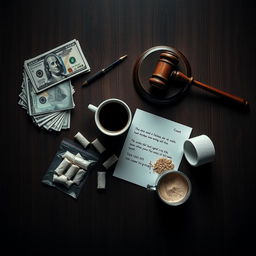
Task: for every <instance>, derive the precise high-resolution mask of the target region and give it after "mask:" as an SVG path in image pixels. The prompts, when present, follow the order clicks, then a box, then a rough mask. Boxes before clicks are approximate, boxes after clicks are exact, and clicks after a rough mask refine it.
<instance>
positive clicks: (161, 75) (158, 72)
mask: <svg viewBox="0 0 256 256" xmlns="http://www.w3.org/2000/svg"><path fill="white" fill-rule="evenodd" d="M178 63H179V59H178V56H177V55H176V54H175V53H173V52H170V51H168V52H163V53H161V54H160V59H159V61H158V63H157V65H156V68H155V70H154V72H153V74H152V77H151V78H150V79H149V82H150V84H151V85H152V86H154V87H157V88H159V89H166V88H167V83H168V81H169V79H170V75H171V73H172V71H173V70H175V69H176V66H177V64H178Z"/></svg>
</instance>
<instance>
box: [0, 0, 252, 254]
mask: <svg viewBox="0 0 256 256" xmlns="http://www.w3.org/2000/svg"><path fill="white" fill-rule="evenodd" d="M0 8H1V68H0V72H1V103H2V104H1V130H2V131H1V149H2V153H1V156H2V161H1V214H3V216H2V218H1V220H2V227H1V233H2V235H3V237H4V239H1V242H2V245H1V250H3V249H5V248H6V249H8V250H9V252H14V253H15V255H16V254H17V253H24V255H41V254H46V253H47V254H48V255H51V254H54V253H55V254H56V255H57V254H58V255H61V254H69V253H72V254H77V253H81V254H85V255H110V254H112V255H127V254H129V255H134V254H136V255H167V254H169V255H171V254H173V255H174V254H176V255H231V254H232V253H240V254H242V255H245V254H246V253H248V252H249V251H254V237H255V228H256V226H255V216H256V211H255V205H254V204H255V193H256V189H255V178H256V170H255V163H254V160H255V142H256V140H255V137H256V136H255V131H256V122H255V118H256V115H255V107H256V104H255V98H256V97H255V96H256V93H255V92H256V89H255V87H256V84H255V70H256V65H255V57H256V47H255V45H256V36H255V32H256V30H255V28H256V26H255V25H256V22H255V11H256V4H255V3H254V1H231V0H230V1H225V0H211V1H205V0H193V1H189V0H169V1H167V0H166V1H163V0H159V1H154V0H147V1H146V0H144V1H139V0H134V1H132V0H127V1H121V0H119V1H118V0H116V1H114V0H113V1H103V0H102V1H99V0H94V1H84V0H80V1H76V0H74V1H68V0H65V1H63V0H62V1H2V2H1V7H0ZM74 38H76V39H78V40H79V42H80V44H81V47H82V49H83V51H84V53H85V56H86V58H87V60H88V62H89V64H90V66H91V73H90V74H86V75H84V76H81V77H76V78H74V79H72V83H73V85H74V86H75V90H76V92H75V95H74V100H75V104H76V107H75V109H74V110H73V111H72V116H71V128H70V129H69V130H67V131H62V132H60V133H54V132H47V131H45V130H41V129H39V128H38V127H36V126H35V125H34V124H33V123H32V120H31V118H30V117H29V116H28V115H27V114H26V113H25V111H24V110H23V109H21V107H20V106H19V105H18V104H17V102H18V95H19V93H20V91H21V83H22V71H23V62H24V60H26V59H29V58H32V57H35V56H37V55H39V54H41V53H43V52H45V51H48V50H50V49H52V48H54V47H56V46H58V45H61V44H63V43H66V42H68V41H70V40H72V39H74ZM158 45H167V46H171V47H175V48H177V49H179V50H180V51H181V52H182V53H183V54H184V55H185V56H186V57H187V59H188V60H189V62H190V65H191V67H192V74H193V76H194V77H195V78H196V79H197V80H199V81H202V82H205V83H209V84H211V85H213V86H215V87H217V88H219V89H222V90H225V91H228V92H230V93H233V94H236V95H238V96H241V97H243V98H246V99H247V100H248V101H249V102H250V110H249V111H242V110H240V109H239V108H235V107H233V106H231V105H229V104H226V103H224V102H221V101H219V100H218V99H217V97H215V96H212V95H210V94H209V93H206V92H204V91H202V90H200V89H198V88H196V87H195V88H191V90H190V93H189V95H187V96H186V97H185V98H183V100H182V101H180V102H178V103H177V104H175V105H172V106H165V107H158V106H154V105H152V104H150V103H147V102H146V101H144V100H143V99H142V98H141V97H140V96H139V95H138V94H137V93H136V91H135V90H134V85H133V80H132V71H133V67H134V64H135V62H136V60H137V58H138V57H139V56H140V54H141V53H142V52H144V51H145V50H147V49H148V48H151V47H153V46H158ZM124 54H128V59H127V60H125V62H124V63H122V64H121V65H120V66H118V67H117V68H115V69H114V70H112V71H111V72H110V73H108V74H107V75H106V76H105V77H103V78H102V79H100V80H98V81H96V82H94V83H93V84H91V85H90V86H88V87H86V88H81V87H80V85H81V83H82V81H83V80H84V79H86V78H88V77H89V76H90V75H91V74H93V73H94V72H96V71H98V70H99V69H101V68H103V67H104V66H106V65H108V64H110V63H111V62H112V61H114V60H115V59H117V58H118V57H120V56H122V55H124ZM110 97H117V98H120V99H122V100H124V101H125V102H127V104H128V105H129V106H130V108H131V110H132V112H133V113H134V112H135V110H136V108H140V109H142V110H145V111H148V112H151V113H154V114H157V115H160V116H162V117H165V118H168V119H171V120H173V121H176V122H180V123H182V124H185V125H188V126H191V127H193V131H192V134H191V137H194V136H197V135H200V134H207V135H208V136H209V137H210V138H211V139H212V140H213V142H214V144H215V147H216V160H215V162H213V163H212V164H207V165H204V166H202V167H198V168H192V167H190V166H189V165H188V164H187V162H186V161H185V159H184V158H183V160H182V163H181V165H180V169H179V170H181V171H183V172H185V173H186V174H187V175H188V176H189V178H190V179H191V182H192V186H193V191H192V194H191V197H190V199H189V200H188V201H187V202H186V203H185V204H184V205H182V206H180V207H168V206H166V205H164V204H163V203H162V202H160V200H159V199H158V198H157V196H156V194H155V193H151V192H148V191H147V190H146V189H144V188H142V187H139V186H136V185H134V184H131V183H128V182H125V181H123V180H119V179H117V178H114V177H112V173H113V169H112V170H111V171H110V172H109V173H108V177H107V190H106V191H105V193H99V192H98V191H97V189H96V173H93V174H92V175H91V176H90V178H89V180H88V182H87V184H86V186H85V187H83V190H82V191H81V194H80V196H79V198H78V199H77V200H75V199H72V198H71V197H69V196H67V195H66V194H64V193H62V192H60V191H58V190H56V189H53V188H51V187H47V186H45V185H43V184H42V183H41V179H42V177H43V175H44V174H45V172H46V170H47V168H48V167H49V164H50V163H51V161H52V159H53V157H54V155H55V153H56V150H57V148H58V146H59V143H60V141H61V140H62V139H63V138H69V139H73V136H74V135H75V134H76V132H78V131H80V132H81V133H82V134H84V135H85V136H86V137H87V138H88V139H89V140H93V139H95V138H99V139H100V140H101V141H102V142H104V143H105V145H106V147H108V148H110V149H113V150H114V151H115V152H116V153H117V154H119V152H120V150H121V147H122V143H123V141H124V139H125V137H124V136H123V137H120V138H111V139H110V138H106V137H105V136H103V135H102V134H100V132H99V131H98V130H97V129H96V126H95V123H94V122H93V115H92V113H90V112H89V110H88V109H87V105H88V104H89V103H93V104H96V105H97V104H99V103H100V102H101V101H103V100H105V99H107V98H110Z"/></svg>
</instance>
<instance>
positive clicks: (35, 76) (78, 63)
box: [24, 39, 90, 93]
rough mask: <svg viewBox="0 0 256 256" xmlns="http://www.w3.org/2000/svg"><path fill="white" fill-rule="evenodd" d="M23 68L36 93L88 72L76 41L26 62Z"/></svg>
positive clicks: (88, 69)
mask: <svg viewBox="0 0 256 256" xmlns="http://www.w3.org/2000/svg"><path fill="white" fill-rule="evenodd" d="M24 68H25V70H26V72H27V75H28V77H29V79H30V80H31V83H32V85H33V87H34V90H35V92H36V93H38V92H42V91H44V90H46V89H48V88H50V87H52V86H54V85H56V84H59V83H61V82H63V81H65V80H68V79H70V78H71V77H73V76H76V75H78V74H81V73H84V72H89V71H90V67H89V64H88V62H87V60H86V58H85V56H84V54H83V52H82V49H81V47H80V44H79V42H78V41H77V40H76V39H74V40H72V41H70V42H67V43H65V44H63V45H61V46H58V47H56V48H54V49H52V50H50V51H48V52H45V53H43V54H41V55H39V56H37V57H35V58H32V59H29V60H26V61H25V62H24Z"/></svg>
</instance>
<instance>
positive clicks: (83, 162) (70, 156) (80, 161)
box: [62, 151, 92, 170]
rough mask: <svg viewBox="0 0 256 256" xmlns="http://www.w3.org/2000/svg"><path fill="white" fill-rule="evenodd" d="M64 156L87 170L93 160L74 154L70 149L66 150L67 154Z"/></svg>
mask: <svg viewBox="0 0 256 256" xmlns="http://www.w3.org/2000/svg"><path fill="white" fill-rule="evenodd" d="M62 157H63V158H64V157H66V158H67V159H68V160H69V161H70V162H71V163H73V164H75V165H78V166H79V167H80V168H82V169H85V170H87V168H88V166H89V165H90V164H91V162H92V161H88V160H85V159H83V158H82V157H80V156H78V155H76V156H75V155H74V154H72V153H70V152H69V151H66V152H65V154H64V155H63V156H62Z"/></svg>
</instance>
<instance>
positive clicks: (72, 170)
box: [64, 164, 79, 180]
mask: <svg viewBox="0 0 256 256" xmlns="http://www.w3.org/2000/svg"><path fill="white" fill-rule="evenodd" d="M78 170H79V166H77V165H75V164H72V165H71V166H70V167H69V168H68V170H67V172H66V173H65V174H64V175H65V176H66V177H67V178H68V180H71V179H72V178H73V177H74V176H75V174H76V173H77V172H78Z"/></svg>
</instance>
